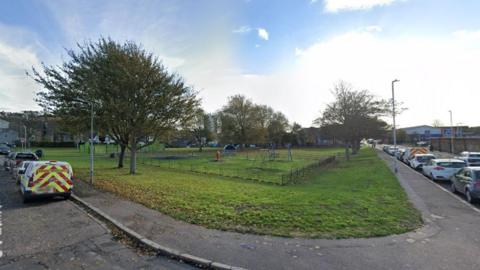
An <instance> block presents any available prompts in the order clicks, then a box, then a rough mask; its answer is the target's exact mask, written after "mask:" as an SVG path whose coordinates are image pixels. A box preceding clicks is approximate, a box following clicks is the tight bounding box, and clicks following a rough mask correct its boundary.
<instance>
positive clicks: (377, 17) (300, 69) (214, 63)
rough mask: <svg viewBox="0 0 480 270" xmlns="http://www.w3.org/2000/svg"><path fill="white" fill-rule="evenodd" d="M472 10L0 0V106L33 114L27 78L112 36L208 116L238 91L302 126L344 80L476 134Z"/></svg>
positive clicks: (327, 3)
mask: <svg viewBox="0 0 480 270" xmlns="http://www.w3.org/2000/svg"><path fill="white" fill-rule="evenodd" d="M479 10H480V2H479V1H474V0H463V1H458V0H456V1H455V0H317V1H311V0H291V1H267V0H263V1H261V0H249V1H248V0H211V1H207V0H196V1H195V0H190V1H186V0H185V1H180V0H178V1H177V0H163V1H60V0H57V1H48V0H47V1H33V0H32V1H26V0H17V1H3V2H1V3H0V82H3V83H0V109H4V110H9V111H18V110H25V109H37V108H38V107H36V105H35V102H34V101H33V98H34V92H35V91H38V90H39V86H38V85H36V84H35V83H34V82H33V81H32V80H31V79H30V78H28V77H26V76H25V70H28V69H29V68H30V67H31V66H36V67H38V66H40V65H41V62H44V63H46V64H59V63H61V62H62V60H65V59H66V56H65V55H66V54H65V50H64V48H74V46H75V44H76V43H77V42H80V43H82V42H85V41H87V40H96V39H98V38H99V37H100V36H108V37H112V38H113V39H115V40H118V41H124V40H127V39H128V40H133V41H136V42H139V43H141V44H143V46H144V47H145V48H146V49H147V50H149V51H152V52H154V53H155V54H156V55H157V56H158V57H160V58H161V59H163V61H164V63H165V64H166V65H167V66H168V67H169V68H170V69H171V70H172V71H175V72H178V73H180V74H181V75H183V76H184V77H185V78H186V80H187V82H188V83H190V84H192V85H193V86H194V87H195V88H197V89H198V90H200V94H201V97H202V99H203V105H204V107H205V108H206V109H207V110H208V111H212V112H213V111H215V110H217V109H219V108H220V107H221V106H222V105H223V104H225V102H226V99H227V97H228V96H230V95H233V94H237V93H241V94H245V95H246V96H248V97H250V98H252V99H253V100H254V101H255V102H259V103H263V104H268V105H270V106H272V107H274V108H275V109H277V110H281V111H283V112H284V113H285V114H286V115H287V116H288V118H289V119H290V120H291V121H297V122H300V123H301V124H303V125H306V126H308V125H310V124H311V122H312V120H313V119H315V118H316V117H317V116H318V115H319V112H320V110H321V109H322V108H324V106H325V104H326V103H328V102H330V101H331V100H332V96H331V93H330V89H331V87H332V85H333V84H334V83H335V82H336V81H338V80H339V79H343V80H346V81H349V82H351V83H352V84H353V85H354V87H356V88H358V89H365V88H366V89H369V90H371V91H372V92H374V93H375V94H377V95H378V96H380V97H383V98H388V97H389V94H390V91H389V85H390V81H391V80H392V79H393V78H394V77H399V79H400V80H401V82H400V84H399V87H398V98H399V99H401V100H402V101H404V102H405V105H406V106H407V107H408V108H409V110H408V111H407V112H405V113H404V114H403V115H402V116H401V117H400V119H399V124H400V125H401V126H408V125H416V124H429V123H432V122H433V120H435V119H439V120H441V121H443V122H444V123H447V122H448V110H450V109H451V110H453V111H454V113H455V120H456V122H461V123H463V124H470V125H480V121H479V120H477V117H474V116H472V113H471V110H469V109H468V107H474V106H475V105H476V103H477V102H476V101H475V102H474V100H475V99H474V98H473V99H469V100H470V101H465V98H464V96H466V95H468V96H472V95H473V96H475V97H477V95H478V94H476V92H478V87H477V85H476V82H475V79H476V73H475V72H473V71H474V70H478V65H479V64H478V63H480V19H479V16H478V11H479ZM468 102H471V104H470V103H468ZM425 103H429V104H432V103H433V104H434V105H435V106H428V107H426V106H425ZM466 105H467V106H466ZM468 105H470V106H468Z"/></svg>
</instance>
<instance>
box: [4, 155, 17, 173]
mask: <svg viewBox="0 0 480 270" xmlns="http://www.w3.org/2000/svg"><path fill="white" fill-rule="evenodd" d="M14 156H15V152H10V153H8V155H7V157H6V158H5V160H4V161H3V168H4V169H5V171H9V170H10V161H11V160H12V158H13V157H14Z"/></svg>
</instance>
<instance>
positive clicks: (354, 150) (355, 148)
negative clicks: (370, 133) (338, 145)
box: [352, 140, 360, 155]
mask: <svg viewBox="0 0 480 270" xmlns="http://www.w3.org/2000/svg"><path fill="white" fill-rule="evenodd" d="M358 150H360V142H359V141H358V140H353V142H352V155H356V154H357V153H358Z"/></svg>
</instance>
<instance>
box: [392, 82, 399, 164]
mask: <svg viewBox="0 0 480 270" xmlns="http://www.w3.org/2000/svg"><path fill="white" fill-rule="evenodd" d="M399 81H400V80H397V79H395V80H393V81H392V108H393V110H392V114H393V147H394V149H395V151H396V149H397V126H396V123H395V83H396V82H399ZM393 168H394V170H395V173H397V172H398V168H397V159H396V158H394V159H393Z"/></svg>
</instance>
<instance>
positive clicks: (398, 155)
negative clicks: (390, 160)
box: [395, 148, 405, 160]
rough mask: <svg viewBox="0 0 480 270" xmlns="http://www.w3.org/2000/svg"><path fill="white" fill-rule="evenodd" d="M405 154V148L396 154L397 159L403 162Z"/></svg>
mask: <svg viewBox="0 0 480 270" xmlns="http://www.w3.org/2000/svg"><path fill="white" fill-rule="evenodd" d="M404 154H405V148H400V149H399V150H398V151H397V153H395V157H396V158H397V159H398V160H402V157H403V155H404Z"/></svg>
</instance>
